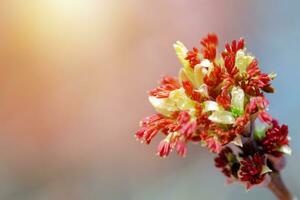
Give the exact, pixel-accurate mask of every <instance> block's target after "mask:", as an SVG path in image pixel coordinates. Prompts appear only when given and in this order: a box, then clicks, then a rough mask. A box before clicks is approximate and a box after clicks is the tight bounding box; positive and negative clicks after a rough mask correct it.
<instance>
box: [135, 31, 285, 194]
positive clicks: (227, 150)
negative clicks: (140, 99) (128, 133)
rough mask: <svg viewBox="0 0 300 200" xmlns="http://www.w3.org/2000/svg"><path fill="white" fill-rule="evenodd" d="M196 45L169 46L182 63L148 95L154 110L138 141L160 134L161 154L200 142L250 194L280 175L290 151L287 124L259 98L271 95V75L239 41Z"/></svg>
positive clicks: (180, 152)
mask: <svg viewBox="0 0 300 200" xmlns="http://www.w3.org/2000/svg"><path fill="white" fill-rule="evenodd" d="M200 45H201V47H200V48H199V49H198V48H197V47H194V48H193V49H192V50H188V48H187V47H185V46H184V44H183V43H181V42H179V41H177V42H176V43H175V44H174V45H173V46H174V49H175V52H176V55H177V57H178V60H179V62H180V64H181V65H182V67H181V68H180V69H179V74H178V77H177V78H176V77H172V76H164V77H163V78H162V80H161V81H160V82H159V85H158V87H156V88H154V89H152V90H150V92H149V97H148V98H149V102H150V103H151V104H152V106H153V107H154V109H155V111H156V112H157V113H156V114H153V115H151V116H149V117H147V118H145V119H144V120H142V121H141V122H140V129H139V130H138V131H137V132H136V134H135V136H136V138H137V139H138V140H140V141H142V142H145V143H146V144H149V143H150V142H151V141H152V140H154V138H155V137H157V135H159V134H160V135H161V137H163V138H162V139H161V141H160V142H159V144H158V147H157V154H158V155H159V156H161V157H166V156H168V155H169V154H170V153H171V152H172V151H175V152H177V154H178V155H179V156H182V157H184V156H186V155H187V152H188V145H189V144H190V143H194V144H201V146H203V147H206V148H208V149H209V150H210V151H211V152H212V153H216V154H218V156H217V158H215V165H216V167H217V168H220V169H221V171H222V172H223V174H224V175H225V176H227V177H228V178H229V179H230V180H231V181H232V180H234V181H239V182H241V183H243V184H245V185H246V187H247V189H249V188H251V187H252V186H255V185H260V184H262V183H264V182H266V181H267V179H268V177H270V176H271V175H272V174H274V173H279V171H280V170H281V169H282V168H283V167H282V166H284V165H283V164H280V163H283V162H281V161H282V160H283V159H281V158H283V157H284V155H289V154H290V153H291V149H290V147H289V137H288V127H287V126H286V125H281V126H280V125H279V124H278V122H277V121H276V120H274V118H273V117H272V116H271V115H270V114H269V113H268V109H269V102H268V100H267V98H266V97H265V95H264V94H265V93H272V92H274V91H275V90H274V88H273V87H272V84H271V82H272V80H273V79H274V78H275V77H276V75H275V74H274V73H271V74H267V73H264V72H262V71H261V69H260V66H259V64H258V60H257V59H256V58H255V57H254V56H253V55H252V54H250V53H248V52H247V50H246V45H245V41H244V39H242V38H241V39H239V40H233V41H232V42H231V43H226V44H225V47H224V49H223V50H221V51H220V53H218V38H217V36H216V35H215V34H208V35H207V36H206V37H205V38H203V39H202V40H201V41H200ZM279 158H280V159H279ZM278 166H280V167H278ZM271 169H272V170H273V171H272V170H271Z"/></svg>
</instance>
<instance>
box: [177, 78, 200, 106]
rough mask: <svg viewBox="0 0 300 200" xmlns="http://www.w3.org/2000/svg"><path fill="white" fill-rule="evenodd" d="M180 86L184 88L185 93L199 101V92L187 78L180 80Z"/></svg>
mask: <svg viewBox="0 0 300 200" xmlns="http://www.w3.org/2000/svg"><path fill="white" fill-rule="evenodd" d="M182 86H183V88H184V90H185V93H186V94H187V95H188V96H189V97H190V98H191V99H192V100H194V101H198V102H200V101H201V98H202V97H201V94H200V93H199V92H197V91H195V90H194V86H193V84H192V83H191V82H190V81H188V80H183V81H182Z"/></svg>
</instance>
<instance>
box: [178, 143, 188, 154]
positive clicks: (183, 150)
mask: <svg viewBox="0 0 300 200" xmlns="http://www.w3.org/2000/svg"><path fill="white" fill-rule="evenodd" d="M176 151H177V154H178V155H180V156H181V157H185V156H186V153H187V147H186V143H185V142H183V141H177V142H176Z"/></svg>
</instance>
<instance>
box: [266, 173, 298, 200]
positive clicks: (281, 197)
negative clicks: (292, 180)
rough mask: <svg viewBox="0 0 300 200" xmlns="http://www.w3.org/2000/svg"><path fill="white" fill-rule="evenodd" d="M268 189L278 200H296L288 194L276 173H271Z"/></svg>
mask: <svg viewBox="0 0 300 200" xmlns="http://www.w3.org/2000/svg"><path fill="white" fill-rule="evenodd" d="M268 188H269V189H270V190H271V191H272V192H273V194H274V195H275V196H276V197H277V198H278V200H297V198H296V197H294V196H293V195H292V194H291V193H290V192H289V190H288V189H287V187H286V186H285V184H284V182H283V181H282V179H281V176H280V173H278V172H272V173H271V182H270V183H269V185H268Z"/></svg>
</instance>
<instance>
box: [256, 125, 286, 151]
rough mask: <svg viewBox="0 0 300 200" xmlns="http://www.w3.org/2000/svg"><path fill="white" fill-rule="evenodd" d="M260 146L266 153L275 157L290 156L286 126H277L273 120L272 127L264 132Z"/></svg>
mask: <svg viewBox="0 0 300 200" xmlns="http://www.w3.org/2000/svg"><path fill="white" fill-rule="evenodd" d="M261 145H262V147H263V149H264V151H265V152H266V153H269V154H272V155H273V156H275V157H279V156H282V155H283V153H287V154H290V151H291V150H290V148H289V146H288V145H289V140H288V126H287V125H285V124H283V125H282V126H279V124H278V121H277V120H273V121H272V127H271V128H269V129H268V130H267V131H266V135H265V137H264V138H263V139H262V141H261Z"/></svg>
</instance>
